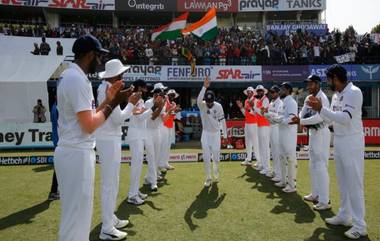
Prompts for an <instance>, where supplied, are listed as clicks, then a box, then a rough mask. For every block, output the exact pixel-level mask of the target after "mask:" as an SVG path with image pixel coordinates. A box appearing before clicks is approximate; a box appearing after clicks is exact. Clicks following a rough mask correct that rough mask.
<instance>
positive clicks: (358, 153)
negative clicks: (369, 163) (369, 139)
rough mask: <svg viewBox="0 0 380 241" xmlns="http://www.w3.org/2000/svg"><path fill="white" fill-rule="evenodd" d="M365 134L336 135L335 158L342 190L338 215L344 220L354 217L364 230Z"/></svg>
mask: <svg viewBox="0 0 380 241" xmlns="http://www.w3.org/2000/svg"><path fill="white" fill-rule="evenodd" d="M364 147H365V144H364V135H363V133H359V134H355V135H350V136H336V135H335V136H334V159H335V166H336V168H335V169H336V177H337V181H338V186H339V192H340V208H339V211H338V214H337V216H339V217H341V218H342V219H344V220H350V219H351V217H352V221H353V226H354V227H356V228H358V229H360V230H363V229H365V228H366V226H367V225H366V223H365V221H364V216H365V204H364V184H363V179H364Z"/></svg>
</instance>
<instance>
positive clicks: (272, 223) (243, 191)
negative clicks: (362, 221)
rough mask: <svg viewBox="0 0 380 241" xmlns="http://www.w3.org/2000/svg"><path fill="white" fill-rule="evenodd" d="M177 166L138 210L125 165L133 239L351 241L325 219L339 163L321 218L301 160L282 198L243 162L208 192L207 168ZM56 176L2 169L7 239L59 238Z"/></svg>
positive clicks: (374, 167)
mask: <svg viewBox="0 0 380 241" xmlns="http://www.w3.org/2000/svg"><path fill="white" fill-rule="evenodd" d="M182 151H184V150H182ZM174 166H175V167H176V170H174V171H171V172H169V173H168V174H167V176H166V181H165V182H164V183H163V185H162V186H161V187H160V189H159V191H158V192H157V193H154V194H152V195H150V197H149V198H148V201H147V202H146V204H145V205H143V206H139V207H136V206H131V205H128V204H127V203H126V195H127V191H128V184H129V171H130V167H129V165H128V164H122V168H121V174H120V192H119V197H118V201H117V211H116V213H117V215H118V216H119V217H120V218H129V219H130V220H131V225H130V226H129V227H128V228H126V231H127V232H128V234H129V236H128V239H127V240H136V241H148V240H149V241H153V240H157V241H172V240H181V241H182V240H183V241H187V240H199V241H208V240H212V241H214V240H215V241H223V240H228V241H235V240H236V241H256V240H257V241H266V240H273V241H286V240H289V241H297V240H332V241H338V240H346V239H344V238H343V233H344V231H345V230H346V228H343V227H329V226H326V224H325V223H324V222H323V219H324V218H326V217H330V216H333V215H334V213H336V212H337V208H338V202H339V199H338V190H337V184H336V179H335V169H334V168H335V167H334V162H333V161H330V176H331V185H330V186H331V201H332V205H333V210H332V211H328V212H322V213H318V212H314V211H313V210H312V207H311V204H309V203H305V202H303V201H302V196H303V195H305V194H308V193H309V190H310V188H309V186H310V183H309V175H308V162H307V161H299V169H298V194H284V193H282V192H281V191H280V189H279V188H276V187H274V185H273V183H272V182H271V181H269V180H268V178H266V177H264V176H262V175H260V174H258V172H257V171H255V170H253V169H251V168H248V169H246V168H245V167H241V166H240V165H239V163H238V162H224V163H222V164H221V177H222V180H221V182H220V183H219V184H218V186H213V187H212V188H210V189H209V190H208V189H204V188H203V181H204V174H203V164H202V163H177V164H174ZM365 166H366V170H365V196H366V211H367V215H366V221H367V223H368V231H369V238H368V239H367V238H366V239H362V240H380V191H379V190H380V189H379V183H380V175H379V173H380V160H367V161H366V163H365ZM96 168H97V169H96V171H97V172H96V184H95V197H94V213H93V219H92V232H91V237H90V240H98V235H99V230H100V222H101V214H100V193H99V190H100V178H99V171H100V170H99V165H97V167H96ZM145 172H146V165H144V170H143V173H144V174H145ZM51 176H52V167H51V166H49V165H42V166H0V240H1V241H13V240H14V241H24V240H30V241H54V240H57V233H58V224H59V216H60V205H59V201H54V202H48V201H46V198H47V195H48V192H49V190H50V181H51ZM143 191H144V192H147V190H145V189H144V188H143Z"/></svg>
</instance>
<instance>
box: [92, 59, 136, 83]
mask: <svg viewBox="0 0 380 241" xmlns="http://www.w3.org/2000/svg"><path fill="white" fill-rule="evenodd" d="M130 67H131V66H124V65H123V64H122V63H121V61H120V60H118V59H111V60H110V61H108V62H107V63H106V68H105V69H106V70H105V71H103V72H100V73H99V78H101V79H108V78H112V77H115V76H118V75H120V74H122V73H124V72H125V71H127V70H128V69H129V68H130Z"/></svg>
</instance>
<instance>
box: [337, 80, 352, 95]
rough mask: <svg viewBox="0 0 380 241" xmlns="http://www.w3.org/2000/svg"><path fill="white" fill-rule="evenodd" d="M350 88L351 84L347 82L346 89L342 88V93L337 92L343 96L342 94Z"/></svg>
mask: <svg viewBox="0 0 380 241" xmlns="http://www.w3.org/2000/svg"><path fill="white" fill-rule="evenodd" d="M351 87H352V82H349V83H348V84H347V85H346V87H344V89H343V90H342V92H339V93H340V94H343V93H344V92H346V91H347V90H348V89H351Z"/></svg>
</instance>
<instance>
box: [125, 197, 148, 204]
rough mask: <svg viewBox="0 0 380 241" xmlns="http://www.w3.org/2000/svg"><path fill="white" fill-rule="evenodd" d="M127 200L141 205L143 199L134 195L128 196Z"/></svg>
mask: <svg viewBox="0 0 380 241" xmlns="http://www.w3.org/2000/svg"><path fill="white" fill-rule="evenodd" d="M127 202H128V203H130V204H133V205H142V204H144V202H145V201H144V200H143V199H141V198H140V196H139V195H135V196H134V197H128V200H127Z"/></svg>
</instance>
